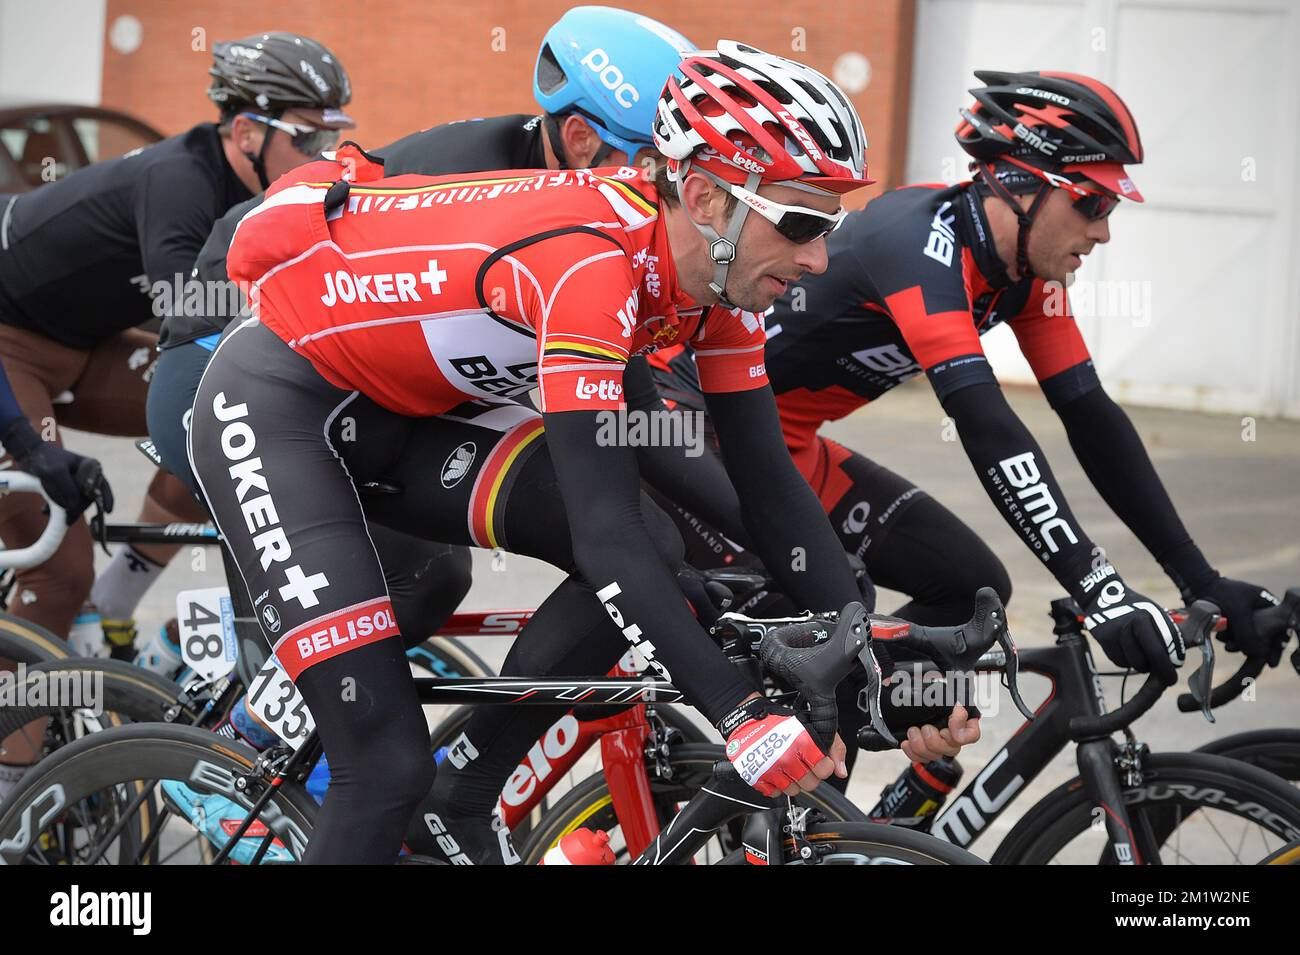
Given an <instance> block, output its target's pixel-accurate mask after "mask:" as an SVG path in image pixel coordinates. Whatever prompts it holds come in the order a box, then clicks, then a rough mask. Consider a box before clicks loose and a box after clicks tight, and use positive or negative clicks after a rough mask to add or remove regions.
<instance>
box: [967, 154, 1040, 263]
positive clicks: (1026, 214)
mask: <svg viewBox="0 0 1300 955" xmlns="http://www.w3.org/2000/svg"><path fill="white" fill-rule="evenodd" d="M983 172H984V176H983V179H984V182H985V185H987V186H988V187H989V190H990V191H991V192H992V193H993V194H994V195H995V196H997V197H998V198H999V199H1001V200H1002V201H1003V202H1005V203H1006V204H1007V205H1008V206H1010V207H1011V211H1012V212H1014V213H1015V214H1016V223H1017V225H1018V228H1017V231H1016V272H1018V273H1019V275H1020V279H1021V280H1024V279H1029V278H1033V277H1034V270H1033V269H1032V268H1031V267H1030V265H1029V229H1030V227H1031V226H1032V225H1033V224H1034V218H1035V217H1036V216H1037V215H1038V210H1039V209H1041V208H1042V206H1043V203H1044V202H1046V201H1047V197H1048V196H1049V195H1051V192H1052V188H1053V187H1052V185H1051V183H1047V182H1045V183H1043V184H1042V185H1041V186H1039V188H1038V191H1037V192H1036V193H1034V200H1033V202H1031V203H1029V208H1028V209H1024V208H1021V205H1020V203H1019V202H1017V201H1016V197H1015V196H1014V195H1012V193H1011V190H1010V189H1008V188H1007V187H1006V185H1005V184H1003V183H1002V182H1001V181H1000V180H999V179H998V177H997V173H996V171H995V170H994V168H993V164H992V163H989V164H988V165H986V166H985V167H984V170H983Z"/></svg>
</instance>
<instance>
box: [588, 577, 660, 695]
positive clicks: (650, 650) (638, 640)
mask: <svg viewBox="0 0 1300 955" xmlns="http://www.w3.org/2000/svg"><path fill="white" fill-rule="evenodd" d="M622 592H623V588H622V587H620V586H619V585H618V581H611V582H610V583H608V584H606V585H605V586H604V587H602V588H601V589H600V590H598V591H596V599H597V600H599V601H600V602H601V603H603V604H604V605H605V612H606V613H607V614H609V617H610V619H611V620H613V621H614V626H616V627H618V628H619V629H620V630H622V631H623V636H625V637H627V639H628V642H629V643H631V644H632V646H633V647H635V648H636V649H637V651H638V652H640V654H641V656H643V657H645V660H646V662H647V663H649V664H650V665H651V666H652V667H654V668H655V669H656V670H658V671H659V675H660V676H662V677H663V678H664V679H665V680H668V681H669V682H671V681H672V675H671V674H670V673H669V672H668V668H667V667H666V666H664V665H663V664H662V663H660V662H659V661H658V660H657V659H656V658H655V654H656V653H657V652H658V651H657V650H656V649H655V645H654V644H653V643H651V642H650V641H649V640H647V639H646V638H645V637H644V635H642V633H641V628H640V627H638V626H637V625H636V624H634V623H624V621H623V612H622V611H621V610H619V609H618V607H616V606H614V604H613V603H611V602H610V601H612V600H613V599H614V598H615V597H617V596H618V595H619V594H621V593H622Z"/></svg>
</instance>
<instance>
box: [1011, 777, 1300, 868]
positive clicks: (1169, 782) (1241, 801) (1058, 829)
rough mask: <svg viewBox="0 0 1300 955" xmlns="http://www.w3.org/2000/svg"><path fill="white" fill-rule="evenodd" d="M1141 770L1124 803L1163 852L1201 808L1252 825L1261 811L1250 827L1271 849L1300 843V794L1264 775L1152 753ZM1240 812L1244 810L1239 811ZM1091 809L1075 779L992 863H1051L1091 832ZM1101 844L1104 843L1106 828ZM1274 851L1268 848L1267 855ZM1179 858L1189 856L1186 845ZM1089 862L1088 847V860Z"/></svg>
mask: <svg viewBox="0 0 1300 955" xmlns="http://www.w3.org/2000/svg"><path fill="white" fill-rule="evenodd" d="M1142 768H1143V780H1142V783H1141V784H1140V785H1138V786H1124V801H1125V804H1126V806H1127V807H1128V811H1129V814H1130V818H1131V820H1132V822H1133V824H1134V827H1135V829H1137V830H1138V831H1152V832H1155V833H1159V835H1158V836H1157V844H1158V845H1159V846H1160V847H1161V849H1162V850H1164V849H1165V847H1166V846H1167V845H1168V842H1169V839H1170V838H1171V837H1174V836H1175V834H1176V833H1177V830H1178V828H1179V827H1180V825H1181V824H1182V823H1184V822H1186V821H1188V820H1189V819H1193V818H1195V814H1196V813H1197V811H1198V810H1201V809H1213V810H1216V811H1219V812H1225V813H1228V814H1229V815H1234V816H1237V817H1238V818H1242V819H1245V820H1249V819H1250V816H1249V815H1248V814H1247V813H1248V812H1254V813H1255V814H1256V818H1255V819H1254V820H1251V821H1254V822H1255V823H1256V829H1258V830H1260V838H1261V839H1263V840H1264V841H1265V842H1267V839H1265V835H1264V834H1265V833H1267V834H1271V835H1272V837H1273V838H1274V839H1275V840H1276V841H1278V842H1280V843H1285V842H1289V841H1291V840H1293V839H1297V838H1300V791H1297V790H1296V789H1295V788H1294V787H1292V786H1290V785H1289V784H1288V783H1286V782H1284V781H1283V780H1281V779H1278V778H1277V777H1276V776H1274V775H1273V774H1272V773H1269V772H1266V771H1265V770H1263V769H1260V768H1258V767H1256V766H1251V765H1249V764H1244V763H1241V762H1238V761H1236V760H1231V759H1228V758H1226V757H1223V756H1209V755H1205V754H1203V753H1151V754H1149V755H1147V756H1146V757H1145V758H1144V759H1143V761H1142ZM1237 809H1240V810H1241V811H1240V812H1236V811H1234V810H1237ZM1092 810H1093V807H1092V804H1091V802H1090V801H1089V798H1088V795H1087V793H1086V791H1085V790H1084V786H1083V781H1082V780H1081V779H1080V778H1079V777H1077V776H1076V777H1074V778H1073V779H1071V780H1069V781H1067V782H1065V783H1063V784H1062V785H1060V786H1058V787H1057V788H1056V789H1054V790H1053V791H1052V792H1050V793H1048V794H1047V795H1046V796H1044V797H1043V798H1042V799H1041V800H1039V802H1037V803H1036V804H1035V805H1034V806H1033V807H1032V808H1030V810H1029V811H1028V812H1027V813H1025V815H1024V816H1023V817H1021V819H1020V821H1019V822H1017V823H1016V825H1015V826H1014V827H1013V828H1012V830H1011V831H1010V832H1009V833H1007V835H1006V838H1004V839H1003V840H1002V844H1001V845H999V846H998V848H997V851H996V852H995V853H994V854H993V858H992V860H991V861H992V862H993V863H994V864H995V865H1043V864H1047V863H1048V862H1051V861H1052V860H1054V859H1056V858H1057V856H1058V855H1060V854H1061V853H1062V852H1063V850H1065V849H1066V847H1067V846H1068V845H1069V843H1070V842H1072V841H1073V840H1074V839H1076V838H1077V837H1078V836H1080V835H1082V834H1083V833H1084V831H1085V830H1088V829H1089V828H1092V823H1093V818H1094V817H1093V811H1092ZM1171 815H1172V816H1174V817H1175V819H1174V822H1173V825H1169V822H1170V818H1169V817H1170V816H1171ZM1211 822H1213V820H1211ZM1098 837H1099V838H1100V839H1103V840H1104V829H1102V830H1100V831H1099V834H1098ZM1220 838H1222V836H1221V835H1220ZM1226 844H1227V842H1226V841H1225V845H1226ZM1243 845H1244V838H1243ZM1274 848H1276V846H1272V847H1270V846H1267V845H1265V846H1264V847H1263V848H1262V851H1261V853H1260V856H1261V857H1262V856H1263V855H1266V854H1267V853H1269V852H1272V851H1273V849H1274ZM1173 851H1174V852H1175V853H1176V854H1177V855H1180V856H1181V855H1183V850H1182V846H1181V840H1180V843H1179V845H1177V846H1175V847H1174V850H1173ZM1250 851H1253V849H1252V850H1250ZM1164 854H1165V853H1164V851H1162V853H1161V855H1162V856H1163V855H1164ZM1088 855H1089V850H1088V849H1087V848H1086V847H1084V849H1083V851H1082V856H1083V857H1085V858H1086V857H1087V856H1088ZM1092 858H1093V859H1099V861H1101V862H1103V863H1107V864H1109V863H1112V862H1113V861H1114V859H1113V854H1112V852H1111V850H1110V849H1109V848H1108V847H1107V848H1105V849H1104V850H1103V851H1102V852H1100V853H1095V854H1092ZM1080 861H1083V860H1082V859H1081V860H1080Z"/></svg>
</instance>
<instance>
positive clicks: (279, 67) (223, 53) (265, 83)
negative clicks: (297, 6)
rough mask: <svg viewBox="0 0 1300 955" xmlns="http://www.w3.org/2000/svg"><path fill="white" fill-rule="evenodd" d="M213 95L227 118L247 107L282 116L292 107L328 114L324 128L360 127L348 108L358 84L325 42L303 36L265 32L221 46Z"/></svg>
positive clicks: (214, 66) (210, 90)
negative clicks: (350, 78) (349, 75)
mask: <svg viewBox="0 0 1300 955" xmlns="http://www.w3.org/2000/svg"><path fill="white" fill-rule="evenodd" d="M212 58H213V63H212V68H211V69H210V70H208V73H209V74H211V76H212V78H213V79H212V85H211V86H210V87H209V88H208V97H209V98H210V99H211V100H212V101H213V102H214V103H216V104H217V105H218V106H220V107H221V112H222V115H223V116H229V115H230V114H232V113H236V112H239V111H240V110H243V109H256V110H260V111H262V112H265V113H271V114H275V115H278V114H280V113H282V112H284V111H285V110H286V109H293V108H295V107H296V108H299V109H319V110H323V111H324V117H323V125H326V126H337V127H345V126H355V125H356V124H355V123H354V122H353V121H352V118H351V117H350V116H348V115H347V114H346V113H344V112H343V110H342V107H344V106H345V105H347V103H348V102H349V101H351V99H352V83H351V81H350V80H349V79H348V74H347V71H346V70H345V69H343V64H341V63H340V62H339V61H338V60H337V59H336V58H335V56H334V54H333V53H331V52H330V51H329V50H328V49H327V48H326V47H325V46H324V45H323V44H321V43H318V42H317V41H315V40H313V39H311V38H310V37H305V36H301V35H299V34H297V33H259V34H257V35H256V36H250V37H245V38H244V39H242V40H228V41H225V42H222V43H217V44H216V45H215V46H214V47H213V50H212Z"/></svg>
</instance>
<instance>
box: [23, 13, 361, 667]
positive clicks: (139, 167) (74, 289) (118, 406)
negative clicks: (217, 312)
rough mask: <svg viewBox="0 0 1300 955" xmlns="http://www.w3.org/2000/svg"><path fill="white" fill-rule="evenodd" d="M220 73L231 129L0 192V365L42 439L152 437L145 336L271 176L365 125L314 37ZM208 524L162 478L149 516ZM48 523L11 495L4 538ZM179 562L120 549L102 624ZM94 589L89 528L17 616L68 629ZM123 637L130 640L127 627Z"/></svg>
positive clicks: (249, 45) (284, 38)
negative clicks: (268, 81)
mask: <svg viewBox="0 0 1300 955" xmlns="http://www.w3.org/2000/svg"><path fill="white" fill-rule="evenodd" d="M273 64H274V67H272V65H273ZM271 69H275V70H279V71H280V72H281V73H282V76H283V81H282V82H280V83H279V84H278V85H277V86H270V85H264V86H262V87H258V88H257V89H258V91H259V92H260V94H261V95H260V98H259V96H258V95H257V94H255V93H254V92H253V88H252V87H251V86H249V84H250V83H254V82H255V80H253V78H254V77H256V76H258V75H261V74H265V73H266V72H268V71H269V70H271ZM211 72H212V74H213V76H214V81H213V84H212V88H211V90H210V91H209V95H210V96H211V97H212V98H213V99H214V100H215V101H216V102H217V103H218V105H219V106H220V107H221V119H220V122H219V123H200V124H199V125H197V126H195V127H194V128H192V129H190V130H189V131H188V132H185V133H182V134H180V135H178V136H173V137H172V138H170V139H167V140H164V141H163V142H160V143H157V144H155V145H152V146H148V147H145V148H144V149H141V150H138V151H136V152H133V153H130V154H128V155H126V156H123V157H121V158H119V159H113V160H108V161H105V162H101V163H96V164H95V165H92V166H90V167H88V168H86V169H83V170H79V171H78V172H76V173H74V174H73V175H71V176H69V177H68V178H67V179H65V180H63V181H61V182H56V183H52V184H50V185H48V186H45V187H43V188H41V189H37V190H35V191H34V192H29V193H25V194H23V195H19V196H12V197H11V196H0V358H2V359H3V361H4V366H5V370H6V372H7V373H8V376H9V380H10V382H11V383H12V384H13V387H14V391H15V394H16V396H17V400H18V403H19V405H20V407H21V408H22V410H23V412H24V414H25V415H26V417H27V418H28V419H29V420H30V421H31V423H32V426H33V427H34V428H35V429H36V431H37V432H39V433H46V432H49V434H48V436H49V437H55V435H54V434H53V427H54V425H55V423H56V422H57V424H60V425H64V426H68V427H75V428H77V429H80V430H89V431H95V432H98V433H102V434H113V435H133V436H143V435H145V434H146V433H147V427H146V424H145V392H146V390H147V388H148V382H149V379H150V377H151V375H152V372H153V361H152V360H153V346H154V344H155V342H156V336H155V335H153V334H152V333H149V332H146V331H145V330H143V329H142V328H140V327H139V326H142V325H144V324H146V323H149V322H151V321H154V320H156V319H157V317H158V316H159V315H160V314H164V313H165V312H166V311H167V310H168V309H169V308H170V307H171V305H172V303H173V301H174V296H173V295H172V294H170V290H171V289H172V288H173V286H174V284H175V283H176V281H177V277H178V276H184V275H187V274H188V273H189V271H190V268H191V267H192V266H193V263H194V258H195V256H196V255H197V254H198V250H199V248H200V247H201V246H202V244H203V241H204V239H206V238H207V235H208V233H209V231H210V230H211V228H212V223H213V222H215V221H216V220H217V219H218V218H219V217H220V216H221V215H222V214H223V213H224V212H225V211H226V210H227V209H229V208H230V207H231V206H232V205H234V204H235V203H237V202H240V201H241V200H243V199H246V198H248V196H249V195H251V194H252V192H253V191H254V190H255V189H257V188H259V186H260V185H261V184H263V183H265V182H266V181H267V176H269V175H279V174H280V173H281V172H284V171H285V170H287V169H289V168H292V166H293V165H295V164H296V163H297V162H298V160H297V159H295V158H293V157H294V156H295V155H296V154H297V152H298V151H299V150H306V151H307V154H308V155H314V154H315V153H316V152H318V151H319V150H320V149H321V148H323V147H324V146H325V145H327V144H328V143H330V142H331V141H334V140H336V139H337V136H338V129H340V128H342V127H346V126H351V125H353V124H352V122H351V120H350V119H349V118H348V117H347V115H346V114H344V113H342V112H341V111H340V107H341V106H342V105H344V104H345V103H346V102H347V101H348V100H349V98H350V96H351V90H350V87H349V84H348V80H347V75H346V73H344V72H343V70H342V67H341V66H340V65H339V64H338V63H337V62H336V61H335V60H334V58H333V57H332V55H331V54H330V53H329V51H328V50H326V49H325V48H324V47H323V46H321V45H320V44H318V43H316V42H315V41H313V40H310V39H308V38H306V37H301V36H297V35H295V34H266V35H262V36H255V37H249V38H247V39H244V40H238V41H234V42H230V43H219V44H216V46H215V48H214V66H213V67H212V70H211ZM245 94H249V95H245ZM65 393H66V394H70V395H71V399H72V400H71V402H70V403H69V402H67V401H66V400H64V399H63V398H61V397H60V396H64V395H65ZM56 399H59V403H58V405H57V410H56V404H55V401H56ZM56 440H57V438H56ZM203 516H204V515H203V512H202V511H201V510H200V509H198V507H197V506H196V504H195V503H194V502H193V501H192V500H191V498H190V496H189V495H188V494H187V493H186V491H185V488H184V487H183V486H182V485H181V484H180V483H179V482H177V481H175V480H174V479H172V478H171V477H169V476H167V475H165V474H163V473H162V472H160V473H159V475H157V476H156V477H155V479H154V481H153V483H152V484H151V485H150V489H149V494H148V497H147V499H146V504H145V508H144V510H143V512H142V514H141V520H145V521H160V520H161V521H168V520H191V521H194V520H202V519H203ZM42 521H43V518H42V517H41V515H40V507H39V504H38V503H37V502H35V501H34V500H33V499H32V498H31V497H30V496H22V495H18V496H10V497H8V498H6V499H5V500H3V501H0V536H3V538H4V539H5V541H6V543H7V544H9V545H10V546H19V545H22V544H26V543H28V542H29V541H30V539H32V538H34V536H35V535H36V534H37V533H39V526H40V524H41V523H42ZM174 553H175V548H174V547H163V546H142V547H140V548H138V549H136V548H123V549H122V550H121V551H120V552H119V555H118V557H117V558H115V560H114V562H113V563H112V564H111V565H110V568H109V570H108V571H107V572H106V577H105V578H104V582H105V583H106V584H107V585H106V586H105V587H102V588H99V589H97V591H96V593H95V598H96V600H99V599H100V598H101V597H102V598H104V600H105V602H106V603H107V604H112V606H105V607H103V608H101V609H102V611H103V613H104V616H105V617H117V616H123V617H125V616H130V614H131V613H132V612H133V610H134V605H135V602H136V601H137V600H138V594H139V593H142V592H143V588H142V587H139V585H138V581H139V580H140V579H141V578H145V579H146V580H151V579H153V577H154V576H156V575H157V573H160V572H161V567H162V565H164V564H165V563H166V562H167V561H168V560H170V558H171V556H172V555H173V554H174ZM133 567H137V568H143V569H144V572H143V573H141V572H140V571H138V570H133V569H132V568H133ZM130 578H134V581H131V580H130ZM92 581H93V561H92V552H91V541H90V535H89V533H88V531H87V529H86V527H85V526H84V525H82V524H80V523H78V524H76V525H74V526H73V527H71V528H70V529H69V531H68V534H67V536H66V538H65V539H64V541H63V544H62V546H61V547H60V548H59V550H58V552H57V553H56V554H55V556H54V557H53V558H51V560H50V561H49V562H47V563H46V564H44V565H42V566H40V567H37V568H33V569H31V570H27V571H24V572H23V573H21V574H20V575H19V580H18V587H19V593H20V595H21V596H20V599H19V600H16V601H15V602H14V605H13V608H12V610H13V612H14V613H15V614H17V615H19V616H22V617H24V618H26V619H30V620H33V621H34V622H36V623H38V624H40V625H42V626H44V627H46V628H47V629H49V630H51V631H53V632H54V633H56V634H59V635H63V634H66V633H67V632H68V629H69V627H70V626H71V624H72V620H73V617H74V616H75V615H76V614H77V612H78V611H79V610H80V608H81V606H82V603H83V601H84V600H85V599H86V597H87V595H88V594H90V593H91V586H92ZM120 636H121V639H122V640H123V641H124V642H126V643H129V642H130V639H131V634H130V632H129V631H123V632H122V633H121V635H120Z"/></svg>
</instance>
